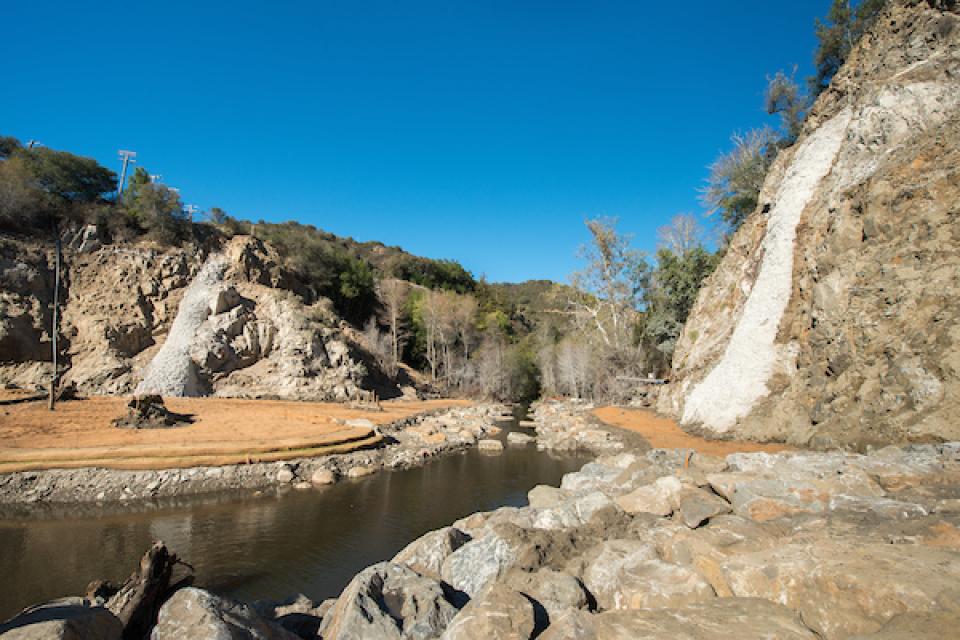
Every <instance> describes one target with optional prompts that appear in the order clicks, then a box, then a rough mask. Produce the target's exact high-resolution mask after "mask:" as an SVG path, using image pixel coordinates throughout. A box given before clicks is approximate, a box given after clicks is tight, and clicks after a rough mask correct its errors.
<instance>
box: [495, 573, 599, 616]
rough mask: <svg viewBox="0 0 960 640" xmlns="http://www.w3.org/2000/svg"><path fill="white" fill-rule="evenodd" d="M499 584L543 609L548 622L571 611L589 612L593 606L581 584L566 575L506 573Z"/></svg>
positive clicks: (590, 597)
mask: <svg viewBox="0 0 960 640" xmlns="http://www.w3.org/2000/svg"><path fill="white" fill-rule="evenodd" d="M503 583H504V584H505V585H507V586H508V587H511V588H513V589H516V590H517V591H519V592H521V593H522V594H524V595H525V596H527V597H529V598H532V599H533V600H534V601H535V602H536V604H538V605H539V606H541V607H543V612H544V613H545V614H546V616H547V621H548V622H549V621H550V620H554V619H557V618H559V617H560V616H561V615H562V614H564V613H565V612H567V611H570V610H571V609H589V608H590V607H591V604H592V602H593V598H592V596H591V595H590V594H589V593H587V590H586V589H585V588H584V586H583V583H582V582H580V581H579V580H578V579H576V578H575V577H573V576H572V575H570V574H569V573H564V572H562V571H555V570H553V569H539V570H537V571H533V572H528V571H517V570H514V571H510V572H508V573H507V575H506V576H504V578H503Z"/></svg>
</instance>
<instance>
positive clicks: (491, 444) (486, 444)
mask: <svg viewBox="0 0 960 640" xmlns="http://www.w3.org/2000/svg"><path fill="white" fill-rule="evenodd" d="M477 448H478V449H479V450H480V451H483V452H485V453H500V452H502V451H503V443H502V442H500V441H499V440H489V439H487V440H480V441H478V442H477Z"/></svg>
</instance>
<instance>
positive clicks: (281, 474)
mask: <svg viewBox="0 0 960 640" xmlns="http://www.w3.org/2000/svg"><path fill="white" fill-rule="evenodd" d="M295 477H296V476H295V475H294V473H293V469H291V468H290V467H289V466H287V465H284V466H282V467H280V470H279V471H277V482H279V483H280V484H290V483H291V482H293V479H294V478H295Z"/></svg>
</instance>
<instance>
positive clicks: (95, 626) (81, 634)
mask: <svg viewBox="0 0 960 640" xmlns="http://www.w3.org/2000/svg"><path fill="white" fill-rule="evenodd" d="M122 633H123V624H121V622H120V621H119V620H118V619H117V618H116V616H114V615H113V614H112V613H110V612H109V611H107V610H106V609H104V608H103V607H91V606H88V605H87V604H86V603H84V601H83V599H82V598H63V599H60V600H53V601H52V602H47V603H45V604H41V605H38V606H35V607H30V608H28V609H24V610H23V612H21V613H20V614H18V615H17V616H16V617H14V618H12V619H11V620H9V621H8V622H6V623H5V624H0V638H3V640H120V637H121V634H122Z"/></svg>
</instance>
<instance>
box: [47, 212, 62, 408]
mask: <svg viewBox="0 0 960 640" xmlns="http://www.w3.org/2000/svg"><path fill="white" fill-rule="evenodd" d="M53 233H54V235H56V253H57V255H56V256H55V258H54V268H53V321H52V322H51V331H50V336H51V338H52V340H51V342H52V343H53V347H52V350H53V358H52V360H53V376H52V378H51V380H50V403H49V407H48V408H49V409H50V411H53V406H54V404H55V403H56V401H57V384H58V382H59V380H58V378H59V371H58V370H57V331H58V326H57V325H58V324H59V322H58V321H59V314H60V229H59V228H58V227H57V223H56V222H54V223H53Z"/></svg>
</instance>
